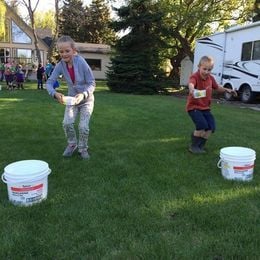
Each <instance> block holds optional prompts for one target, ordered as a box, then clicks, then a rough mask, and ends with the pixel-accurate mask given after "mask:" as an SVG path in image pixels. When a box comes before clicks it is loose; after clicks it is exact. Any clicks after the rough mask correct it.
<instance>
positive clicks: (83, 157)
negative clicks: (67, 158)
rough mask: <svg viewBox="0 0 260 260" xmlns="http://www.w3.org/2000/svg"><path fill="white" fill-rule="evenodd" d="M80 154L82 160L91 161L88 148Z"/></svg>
mask: <svg viewBox="0 0 260 260" xmlns="http://www.w3.org/2000/svg"><path fill="white" fill-rule="evenodd" d="M79 154H80V156H81V158H82V159H84V160H86V159H89V157H90V155H89V153H88V149H87V148H84V149H82V150H80V151H79Z"/></svg>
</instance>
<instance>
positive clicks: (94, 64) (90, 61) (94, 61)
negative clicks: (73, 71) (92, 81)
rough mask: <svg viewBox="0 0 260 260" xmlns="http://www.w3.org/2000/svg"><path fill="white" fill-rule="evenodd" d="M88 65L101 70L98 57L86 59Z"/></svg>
mask: <svg viewBox="0 0 260 260" xmlns="http://www.w3.org/2000/svg"><path fill="white" fill-rule="evenodd" d="M86 61H87V63H88V65H89V67H90V68H91V69H92V70H98V71H101V60H98V59H86Z"/></svg>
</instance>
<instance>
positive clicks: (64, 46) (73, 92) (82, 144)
mask: <svg viewBox="0 0 260 260" xmlns="http://www.w3.org/2000/svg"><path fill="white" fill-rule="evenodd" d="M57 49H58V52H59V54H60V56H61V60H60V62H59V63H58V64H57V65H56V66H55V68H54V70H53V72H52V74H51V76H50V77H49V79H48V80H47V82H46V87H47V90H48V93H49V94H50V95H51V96H52V97H54V98H55V99H56V100H57V101H58V102H59V103H61V104H64V103H65V97H64V95H63V94H62V93H60V92H57V91H56V89H54V87H53V86H54V84H55V82H56V80H57V79H58V78H59V76H60V75H63V77H64V79H65V80H66V82H67V85H68V96H70V97H74V98H75V105H69V104H67V105H66V108H65V113H64V118H63V129H64V131H65V135H66V137H67V143H68V144H67V147H66V149H65V151H64V152H63V156H64V157H71V156H72V155H73V153H74V152H75V150H76V149H77V148H78V152H79V154H80V156H81V158H82V159H88V158H89V153H88V137H89V122H90V117H91V115H92V112H93V108H94V90H95V79H94V76H93V73H92V71H91V69H90V67H89V65H88V64H87V62H86V61H85V59H84V58H82V57H81V56H79V55H78V54H77V51H76V46H75V42H74V40H73V39H72V38H71V37H70V36H61V37H60V38H59V39H58V41H57ZM77 116H79V125H78V130H79V136H78V139H77V135H76V131H75V128H74V123H75V120H76V118H77Z"/></svg>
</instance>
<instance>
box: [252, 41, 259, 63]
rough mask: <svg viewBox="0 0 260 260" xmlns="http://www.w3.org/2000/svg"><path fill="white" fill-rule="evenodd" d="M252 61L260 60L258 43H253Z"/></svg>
mask: <svg viewBox="0 0 260 260" xmlns="http://www.w3.org/2000/svg"><path fill="white" fill-rule="evenodd" d="M253 60H260V41H256V42H254V48H253Z"/></svg>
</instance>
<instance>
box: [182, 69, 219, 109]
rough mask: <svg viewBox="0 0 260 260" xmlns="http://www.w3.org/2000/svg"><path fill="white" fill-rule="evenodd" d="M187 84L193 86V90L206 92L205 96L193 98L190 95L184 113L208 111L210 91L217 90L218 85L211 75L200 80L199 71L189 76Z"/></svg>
mask: <svg viewBox="0 0 260 260" xmlns="http://www.w3.org/2000/svg"><path fill="white" fill-rule="evenodd" d="M189 83H192V84H194V87H195V89H198V90H206V96H205V97H201V98H194V97H193V95H192V94H189V95H188V98H187V104H186V111H190V110H195V109H198V110H208V109H210V105H211V98H212V89H218V87H219V86H218V84H217V82H216V80H215V78H214V77H213V76H212V75H209V76H208V77H207V78H206V79H203V78H201V76H200V73H199V71H197V72H195V73H194V74H192V75H191V76H190V79H189Z"/></svg>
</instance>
